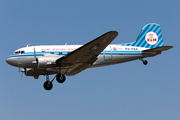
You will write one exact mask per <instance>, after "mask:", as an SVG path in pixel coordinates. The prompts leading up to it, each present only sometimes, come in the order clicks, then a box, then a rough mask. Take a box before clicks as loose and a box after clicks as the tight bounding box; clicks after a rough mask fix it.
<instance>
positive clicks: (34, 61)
mask: <svg viewBox="0 0 180 120" xmlns="http://www.w3.org/2000/svg"><path fill="white" fill-rule="evenodd" d="M32 63H33V64H35V65H37V61H36V49H35V47H34V60H33V61H32Z"/></svg>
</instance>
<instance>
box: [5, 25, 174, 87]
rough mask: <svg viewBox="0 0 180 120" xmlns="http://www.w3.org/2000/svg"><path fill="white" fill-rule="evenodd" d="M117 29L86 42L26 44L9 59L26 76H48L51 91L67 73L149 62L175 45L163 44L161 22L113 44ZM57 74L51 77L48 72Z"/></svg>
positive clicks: (73, 73)
mask: <svg viewBox="0 0 180 120" xmlns="http://www.w3.org/2000/svg"><path fill="white" fill-rule="evenodd" d="M117 35H118V32H117V31H110V32H107V33H105V34H103V35H101V36H100V37H98V38H96V39H94V40H92V41H90V42H88V43H87V44H85V45H41V46H28V45H27V46H26V47H23V48H20V49H17V50H15V52H14V53H13V55H10V56H8V57H7V59H6V62H7V63H8V64H10V65H12V66H15V67H19V68H22V69H21V72H23V73H25V75H26V76H33V77H34V78H35V79H38V78H39V75H44V76H46V81H45V82H44V84H43V86H44V89H45V90H51V89H52V87H53V84H52V82H53V81H54V79H55V78H56V80H57V82H59V83H64V82H65V80H66V76H72V75H76V74H77V73H80V72H82V71H83V70H85V69H87V68H93V67H101V66H107V65H114V64H118V63H124V62H129V61H133V60H137V59H139V60H140V61H142V62H143V64H144V65H147V63H148V62H147V61H146V60H144V58H146V57H153V56H156V55H158V54H161V52H162V51H166V50H169V49H171V48H173V46H164V42H163V37H162V33H161V28H160V25H159V24H156V23H150V24H147V25H145V26H144V27H143V28H142V30H141V32H140V34H139V36H138V37H137V39H136V41H135V42H132V43H125V44H110V43H111V42H112V41H113V40H114V39H115V38H116V37H117ZM52 74H55V77H54V78H53V79H52V80H50V79H49V75H52Z"/></svg>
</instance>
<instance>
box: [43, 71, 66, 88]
mask: <svg viewBox="0 0 180 120" xmlns="http://www.w3.org/2000/svg"><path fill="white" fill-rule="evenodd" d="M55 78H56V80H57V82H59V83H63V82H65V80H66V76H65V75H64V74H63V73H62V72H61V73H59V74H57V75H56V76H55V77H54V78H53V79H52V80H51V81H50V80H49V75H46V82H44V89H45V90H51V89H52V88H53V84H52V82H53V81H54V79H55Z"/></svg>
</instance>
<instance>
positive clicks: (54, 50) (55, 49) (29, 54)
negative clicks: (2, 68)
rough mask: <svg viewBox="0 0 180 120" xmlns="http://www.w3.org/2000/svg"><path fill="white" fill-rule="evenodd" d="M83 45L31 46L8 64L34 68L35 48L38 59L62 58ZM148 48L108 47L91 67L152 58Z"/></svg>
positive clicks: (14, 56) (16, 53)
mask: <svg viewBox="0 0 180 120" xmlns="http://www.w3.org/2000/svg"><path fill="white" fill-rule="evenodd" d="M81 46H82V45H45V46H29V47H24V48H20V49H17V50H15V51H14V53H13V55H10V56H9V57H7V59H6V62H7V63H8V64H10V65H12V66H15V67H20V68H33V67H34V64H33V63H32V61H33V59H34V48H35V50H36V57H37V58H40V57H44V55H48V56H54V57H57V58H60V57H62V56H64V55H67V54H68V53H70V52H72V51H74V50H76V49H78V48H79V47H81ZM146 49H148V48H143V47H134V46H121V44H112V45H108V46H107V47H106V48H105V49H104V50H103V51H102V52H101V53H100V54H99V56H98V59H97V60H96V61H95V62H94V63H93V64H92V65H91V66H90V67H98V66H106V65H112V64H117V63H123V62H127V61H132V60H136V59H138V58H144V57H150V56H152V55H153V56H154V55H155V54H152V53H151V54H145V53H142V52H141V51H142V50H146Z"/></svg>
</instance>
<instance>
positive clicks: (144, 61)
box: [139, 58, 148, 65]
mask: <svg viewBox="0 0 180 120" xmlns="http://www.w3.org/2000/svg"><path fill="white" fill-rule="evenodd" d="M139 60H140V61H142V62H143V64H144V65H147V64H148V62H147V60H143V58H139Z"/></svg>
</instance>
